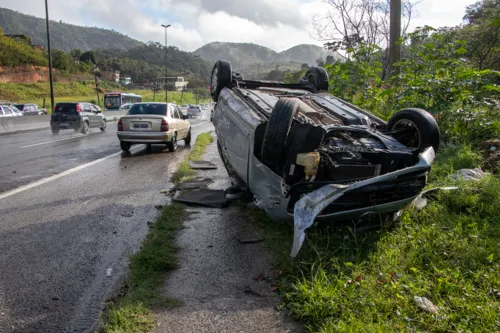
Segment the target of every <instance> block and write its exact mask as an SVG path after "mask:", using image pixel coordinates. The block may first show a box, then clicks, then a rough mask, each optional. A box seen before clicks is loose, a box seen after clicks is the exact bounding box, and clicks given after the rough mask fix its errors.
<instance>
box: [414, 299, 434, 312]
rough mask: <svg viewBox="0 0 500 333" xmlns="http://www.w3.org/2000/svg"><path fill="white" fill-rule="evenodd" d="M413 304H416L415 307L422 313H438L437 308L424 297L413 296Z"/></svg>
mask: <svg viewBox="0 0 500 333" xmlns="http://www.w3.org/2000/svg"><path fill="white" fill-rule="evenodd" d="M414 299H415V302H417V305H418V307H419V308H421V309H422V310H424V311H427V312H429V313H438V311H439V307H437V306H436V305H434V303H432V302H431V301H429V300H428V299H427V298H425V297H418V296H414Z"/></svg>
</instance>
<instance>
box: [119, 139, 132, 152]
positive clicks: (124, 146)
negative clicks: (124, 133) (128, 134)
mask: <svg viewBox="0 0 500 333" xmlns="http://www.w3.org/2000/svg"><path fill="white" fill-rule="evenodd" d="M131 146H132V144H130V142H124V141H120V148H121V149H122V150H123V151H129V150H130V147H131Z"/></svg>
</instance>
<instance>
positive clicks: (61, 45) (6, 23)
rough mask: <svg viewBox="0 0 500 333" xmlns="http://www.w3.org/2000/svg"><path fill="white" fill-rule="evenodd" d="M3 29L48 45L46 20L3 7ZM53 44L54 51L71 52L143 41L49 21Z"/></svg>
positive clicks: (127, 46) (0, 13) (0, 18)
mask: <svg viewBox="0 0 500 333" xmlns="http://www.w3.org/2000/svg"><path fill="white" fill-rule="evenodd" d="M0 28H2V29H3V32H4V34H14V35H21V34H25V35H27V36H29V37H31V39H32V41H33V42H34V43H35V44H39V45H47V35H46V33H47V32H46V29H45V19H42V18H38V17H35V16H31V15H25V14H22V13H19V12H16V11H13V10H10V9H6V8H0ZM50 42H51V46H52V47H53V48H54V49H59V50H62V51H66V52H68V51H70V50H72V49H80V50H82V51H89V50H95V49H121V50H127V49H130V48H133V47H135V46H139V45H143V43H142V42H139V41H138V40H135V39H133V38H130V37H128V36H125V35H122V34H121V33H119V32H116V31H114V30H107V29H101V28H91V27H82V26H78V25H73V24H67V23H62V22H56V21H51V22H50Z"/></svg>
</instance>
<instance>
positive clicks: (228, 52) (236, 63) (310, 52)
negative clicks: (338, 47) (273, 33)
mask: <svg viewBox="0 0 500 333" xmlns="http://www.w3.org/2000/svg"><path fill="white" fill-rule="evenodd" d="M193 53H194V54H196V55H199V56H200V57H201V58H203V59H206V60H209V61H212V62H213V61H216V60H219V59H224V60H228V61H230V62H231V64H232V66H233V68H234V70H237V71H241V72H243V73H244V72H245V71H246V70H247V69H248V67H255V66H254V65H255V64H261V65H265V64H268V63H273V65H276V64H283V65H285V64H286V63H288V64H289V63H290V62H292V63H299V64H302V63H307V64H308V65H315V64H316V60H317V59H318V58H321V59H325V58H326V56H327V55H332V56H333V57H334V58H335V59H339V58H341V56H340V55H339V54H338V53H333V52H331V51H328V50H325V49H323V48H322V47H320V46H316V45H307V44H301V45H297V46H294V47H292V48H290V49H288V50H285V51H282V52H279V53H278V52H276V51H274V50H271V49H269V48H267V47H264V46H261V45H257V44H251V43H224V42H213V43H209V44H206V45H204V46H202V47H200V48H199V49H198V50H196V51H194V52H193ZM299 67H300V65H299Z"/></svg>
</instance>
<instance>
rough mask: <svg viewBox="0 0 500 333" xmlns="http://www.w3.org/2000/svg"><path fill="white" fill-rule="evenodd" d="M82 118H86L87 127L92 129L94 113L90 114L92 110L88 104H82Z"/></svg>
mask: <svg viewBox="0 0 500 333" xmlns="http://www.w3.org/2000/svg"><path fill="white" fill-rule="evenodd" d="M82 109H83V110H82V116H83V117H84V118H87V119H88V120H89V127H94V126H93V125H94V121H95V120H94V119H95V118H94V113H93V112H92V109H91V108H90V104H89V103H82Z"/></svg>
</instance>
